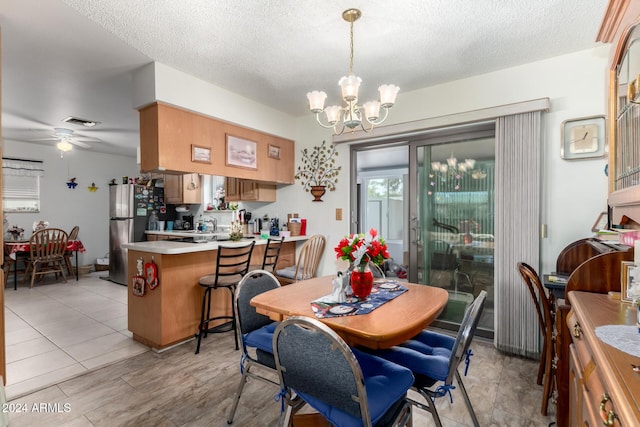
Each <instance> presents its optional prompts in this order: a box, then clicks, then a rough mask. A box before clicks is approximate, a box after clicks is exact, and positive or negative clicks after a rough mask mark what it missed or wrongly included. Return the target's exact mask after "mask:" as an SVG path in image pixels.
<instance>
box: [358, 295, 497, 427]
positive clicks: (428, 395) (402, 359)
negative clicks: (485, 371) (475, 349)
mask: <svg viewBox="0 0 640 427" xmlns="http://www.w3.org/2000/svg"><path fill="white" fill-rule="evenodd" d="M486 298H487V292H486V291H484V290H483V291H480V293H479V294H478V296H477V297H476V298H475V300H474V301H473V302H472V303H471V304H470V305H469V307H467V309H466V311H465V314H464V318H463V319H462V322H461V323H460V328H459V329H458V333H457V335H456V336H455V337H452V336H449V335H446V334H442V333H438V332H433V331H428V330H424V331H422V332H420V333H419V334H418V335H416V336H415V337H413V338H412V339H410V340H408V341H405V342H404V343H402V344H400V345H398V346H395V347H392V348H390V349H383V350H372V351H371V352H372V353H373V354H375V355H376V356H380V357H382V358H384V359H386V360H389V361H391V362H394V363H397V364H399V365H401V366H404V367H406V368H409V369H410V370H411V372H413V375H414V377H415V381H414V383H413V386H412V388H413V389H414V390H415V391H417V392H418V393H419V394H420V395H421V396H422V397H423V398H424V403H423V402H419V401H417V400H415V399H408V400H409V402H410V403H411V404H413V405H414V406H416V407H418V408H420V409H425V410H427V411H429V412H430V413H431V416H432V417H433V420H434V422H435V425H436V426H437V427H441V426H442V421H441V420H440V415H439V414H438V411H437V409H436V404H435V399H436V398H438V397H444V396H447V395H449V397H450V398H451V399H453V398H452V397H451V390H452V389H454V388H456V387H455V386H454V384H453V380H454V378H455V380H456V382H457V384H458V387H459V388H460V393H461V394H462V397H463V398H464V401H465V404H466V406H467V410H468V411H469V415H470V416H471V421H472V422H473V425H474V426H476V427H477V426H479V425H480V424H479V422H478V418H477V416H476V413H475V411H474V410H473V405H472V404H471V400H470V399H469V395H468V394H467V390H466V388H465V386H464V383H463V382H462V378H461V377H460V373H459V372H458V367H459V365H460V363H461V362H462V361H463V360H464V361H465V364H466V367H465V375H466V372H467V369H468V368H469V361H470V357H471V355H472V352H471V350H470V348H469V347H470V345H471V341H472V340H473V336H474V334H475V331H476V328H477V326H478V322H479V321H480V316H481V315H482V310H483V309H484V304H485V301H486Z"/></svg>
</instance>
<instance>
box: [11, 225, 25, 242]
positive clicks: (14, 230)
mask: <svg viewBox="0 0 640 427" xmlns="http://www.w3.org/2000/svg"><path fill="white" fill-rule="evenodd" d="M7 233H9V234H10V235H11V239H12V240H18V239H19V238H20V236H22V233H24V228H21V227H18V226H17V225H14V226H12V227H11V228H9V229H8V230H7Z"/></svg>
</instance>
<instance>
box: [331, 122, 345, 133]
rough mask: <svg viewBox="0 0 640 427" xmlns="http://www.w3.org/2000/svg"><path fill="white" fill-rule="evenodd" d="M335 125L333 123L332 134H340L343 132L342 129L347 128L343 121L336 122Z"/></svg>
mask: <svg viewBox="0 0 640 427" xmlns="http://www.w3.org/2000/svg"><path fill="white" fill-rule="evenodd" d="M338 123H342V128H341V129H340V132H338ZM338 123H336V124H335V125H333V134H334V135H342V133H343V132H344V130H345V129H346V128H347V127H346V126H345V125H344V121H341V122H338Z"/></svg>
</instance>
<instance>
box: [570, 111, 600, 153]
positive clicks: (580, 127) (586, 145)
mask: <svg viewBox="0 0 640 427" xmlns="http://www.w3.org/2000/svg"><path fill="white" fill-rule="evenodd" d="M561 127H562V135H561V145H560V157H562V158H563V159H565V160H576V159H586V158H597V157H603V156H604V155H605V154H606V149H605V146H606V138H607V132H606V127H607V126H606V120H605V117H604V116H592V117H582V118H579V119H570V120H565V121H564V122H562V125H561Z"/></svg>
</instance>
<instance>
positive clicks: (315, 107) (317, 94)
mask: <svg viewBox="0 0 640 427" xmlns="http://www.w3.org/2000/svg"><path fill="white" fill-rule="evenodd" d="M307 99H308V100H309V109H310V110H311V112H312V113H319V112H321V111H322V110H324V101H325V100H326V99H327V94H326V93H325V92H322V91H317V90H314V91H313V92H308V93H307Z"/></svg>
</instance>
